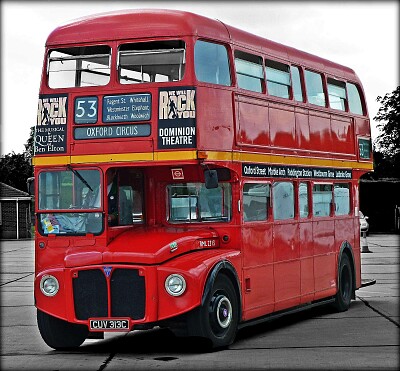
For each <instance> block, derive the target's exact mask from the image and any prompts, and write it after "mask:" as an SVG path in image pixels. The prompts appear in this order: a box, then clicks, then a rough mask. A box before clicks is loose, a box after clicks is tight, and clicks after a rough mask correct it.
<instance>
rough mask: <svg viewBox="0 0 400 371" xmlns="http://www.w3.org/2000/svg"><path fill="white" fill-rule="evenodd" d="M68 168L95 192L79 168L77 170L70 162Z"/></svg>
mask: <svg viewBox="0 0 400 371" xmlns="http://www.w3.org/2000/svg"><path fill="white" fill-rule="evenodd" d="M67 169H68V170H71V171H72V172H73V173H74V174H75V175H76V176H77V177H78V178H79V179H80V180H81V182H82V183H83V184H84V185H85V186H86V187H88V188H89V189H90V190H91V191H92V192H93V188H92V187H91V186H90V185H89V183H88V182H87V181H86V180H85V178H84V177H83V176H82V175H81V174H79V172H78V171H77V170H75V169H74V168H73V167H72V166H71V165H70V164H68V165H67Z"/></svg>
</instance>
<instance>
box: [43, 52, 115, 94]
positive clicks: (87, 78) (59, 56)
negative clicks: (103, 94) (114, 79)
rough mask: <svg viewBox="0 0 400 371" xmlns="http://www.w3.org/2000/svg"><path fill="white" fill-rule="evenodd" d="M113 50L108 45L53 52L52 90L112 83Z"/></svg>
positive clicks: (51, 69)
mask: <svg viewBox="0 0 400 371" xmlns="http://www.w3.org/2000/svg"><path fill="white" fill-rule="evenodd" d="M110 56H111V48H110V47H109V46H107V45H99V46H82V47H76V48H62V49H61V48H60V49H54V50H51V51H50V53H49V59H48V68H47V73H48V85H49V87H50V88H54V89H56V88H72V87H82V86H102V85H107V84H108V82H109V81H110V60H111V58H110Z"/></svg>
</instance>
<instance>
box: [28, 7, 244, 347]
mask: <svg viewBox="0 0 400 371" xmlns="http://www.w3.org/2000/svg"><path fill="white" fill-rule="evenodd" d="M134 16H135V15H131V17H134ZM158 16H159V15H158V14H155V15H154V14H147V15H143V14H142V17H141V18H140V19H141V20H140V22H137V23H132V22H130V23H129V25H130V26H129V27H136V32H137V33H136V34H135V33H133V34H132V36H130V37H128V35H127V34H126V32H127V31H126V29H128V28H129V27H128V26H127V27H126V29H125V31H124V27H123V24H124V22H126V20H125V19H124V18H123V16H122V15H109V16H104V17H103V18H102V17H100V18H96V17H94V18H90V17H89V18H88V19H86V20H83V21H81V22H76V23H72V24H70V25H67V26H65V27H60V28H59V29H56V30H55V31H54V32H53V33H52V34H51V35H50V36H49V38H48V40H47V45H46V53H45V60H44V64H43V73H42V80H41V87H40V94H39V103H38V112H37V122H36V133H35V156H34V159H33V163H34V165H35V187H36V189H35V195H36V196H35V204H36V205H35V213H36V236H35V305H36V307H37V320H38V326H39V330H40V333H41V335H42V337H43V339H44V341H45V342H46V343H47V344H48V345H49V346H50V347H53V348H55V349H65V348H71V347H76V346H79V345H80V344H81V343H82V342H83V341H84V340H85V339H86V338H87V337H90V336H91V337H95V336H96V334H97V335H98V334H102V333H104V332H105V331H130V330H132V329H136V328H143V329H144V328H151V327H153V326H154V325H161V326H162V325H166V326H169V325H170V324H171V323H175V322H176V323H178V322H179V321H181V320H182V319H183V316H185V314H187V313H189V312H190V313H191V314H190V315H188V316H187V318H186V317H185V318H184V320H185V321H186V323H189V324H190V325H189V326H187V328H192V329H194V328H196V326H200V325H199V324H201V323H202V322H203V320H204V319H207V321H208V322H210V323H209V324H208V326H207V328H196V329H195V330H193V331H194V332H193V333H194V334H196V335H199V334H200V335H202V336H205V337H209V338H210V337H211V338H212V340H213V343H214V345H225V344H228V343H230V342H232V341H233V337H234V333H235V331H236V327H237V322H238V320H239V311H240V310H239V307H240V303H239V299H238V298H239V296H240V295H239V278H238V277H237V273H236V272H237V271H239V268H238V265H239V261H240V253H239V251H238V247H237V246H236V245H235V242H234V241H237V238H235V234H236V233H238V232H237V228H234V225H237V224H238V223H239V216H238V215H237V214H235V211H234V208H233V207H232V205H233V204H236V205H237V203H238V200H237V199H235V197H238V196H237V195H236V196H235V194H236V193H237V192H236V193H235V191H234V187H235V184H236V183H237V177H236V175H235V174H236V172H235V169H234V168H233V165H230V167H229V166H227V167H222V166H217V165H215V164H214V166H213V164H212V163H211V162H209V163H208V164H207V165H205V164H204V157H203V158H202V156H201V154H200V152H201V151H198V148H197V143H198V138H197V136H198V126H197V127H196V125H198V117H197V113H198V107H197V93H198V90H197V89H196V86H195V77H194V71H193V70H194V66H193V59H194V43H195V36H194V35H193V34H190V32H189V31H188V30H185V28H184V27H183V26H182V24H181V23H180V22H181V21H182V19H181V18H182V15H178V16H177V17H178V18H179V19H172V20H171V17H169V18H168V19H169V21H168V22H170V23H171V27H169V28H168V32H167V33H168V34H169V36H168V35H167V36H165V30H163V32H164V34H160V35H158V36H157V35H155V33H157V32H161V31H157V24H158V23H157V22H158ZM121 17H122V18H121ZM146 17H147V18H146ZM165 19H167V18H165ZM146 22H147V23H146ZM149 22H150V23H151V22H153V25H154V27H153V28H152V31H149V30H148V29H147V28H146V29H143V30H142V31H141V32H139V30H140V29H141V27H145V25H146V24H147V25H148V24H149ZM104 24H108V28H107V29H106V30H105V28H104ZM126 24H127V23H125V25H126ZM185 24H186V23H185ZM160 27H161V26H160ZM117 29H118V30H120V31H121V30H122V31H121V32H122V34H119V36H118V37H117V36H116V34H117V31H116V30H117ZM107 30H108V31H109V34H108V31H107ZM106 31H107V32H106ZM145 31H146V32H145ZM123 32H125V34H124V33H123ZM149 32H150V33H149ZM151 32H153V33H154V35H151ZM173 34H174V36H172V35H173ZM149 35H150V36H149ZM210 141H214V143H215V142H216V138H212V139H210ZM219 271H224V272H225V274H224V276H225V277H230V279H229V282H226V279H221V278H218V279H216V276H217V275H216V273H217V272H219ZM207 290H208V291H207ZM205 299H206V300H208V301H210V303H211V302H212V303H213V308H214V309H212V313H208V312H207V313H203V309H201V308H203V306H204V305H205V304H204V300H205ZM202 301H203V302H202ZM195 308H200V310H198V311H197V312H196V311H193V309H195ZM201 326H202V325H201ZM177 327H178V328H179V326H177ZM189 334H190V333H189Z"/></svg>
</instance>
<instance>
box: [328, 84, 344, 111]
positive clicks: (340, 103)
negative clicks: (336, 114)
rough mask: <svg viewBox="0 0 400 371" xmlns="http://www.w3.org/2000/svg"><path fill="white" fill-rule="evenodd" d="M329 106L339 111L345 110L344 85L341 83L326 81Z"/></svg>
mask: <svg viewBox="0 0 400 371" xmlns="http://www.w3.org/2000/svg"><path fill="white" fill-rule="evenodd" d="M328 96H329V106H330V107H331V108H334V109H338V110H340V111H345V110H346V85H345V83H344V82H342V81H337V80H334V79H328Z"/></svg>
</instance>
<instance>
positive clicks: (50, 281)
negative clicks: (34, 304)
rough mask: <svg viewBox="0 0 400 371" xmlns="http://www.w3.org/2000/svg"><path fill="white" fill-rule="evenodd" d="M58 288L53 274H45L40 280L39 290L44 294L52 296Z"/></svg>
mask: <svg viewBox="0 0 400 371" xmlns="http://www.w3.org/2000/svg"><path fill="white" fill-rule="evenodd" d="M59 288H60V286H59V284H58V280H57V278H55V277H54V276H49V275H45V276H43V277H42V279H41V280H40V290H41V291H42V292H43V294H45V295H46V296H54V295H55V294H57V292H58V289H59Z"/></svg>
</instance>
